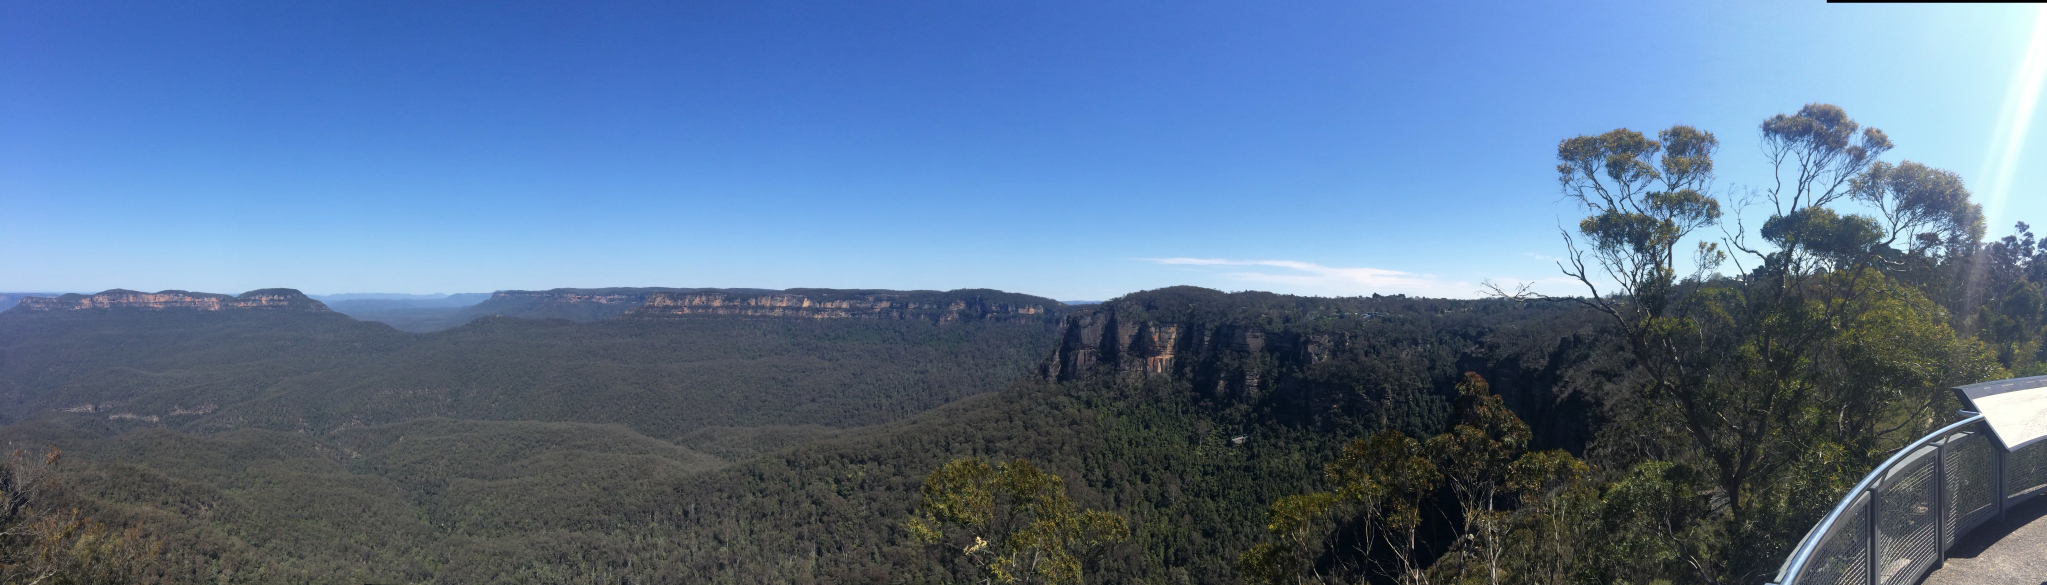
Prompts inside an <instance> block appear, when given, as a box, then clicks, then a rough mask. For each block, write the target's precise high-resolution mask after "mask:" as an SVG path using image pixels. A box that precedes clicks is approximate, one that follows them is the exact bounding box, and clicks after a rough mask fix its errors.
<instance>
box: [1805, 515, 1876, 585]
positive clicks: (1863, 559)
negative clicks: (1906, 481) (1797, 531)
mask: <svg viewBox="0 0 2047 585" xmlns="http://www.w3.org/2000/svg"><path fill="white" fill-rule="evenodd" d="M1785 585H1869V496H1868V494H1863V495H1862V496H1861V497H1858V498H1856V500H1855V503H1853V504H1850V505H1849V507H1848V509H1847V510H1844V511H1842V513H1841V517H1840V518H1836V519H1835V520H1834V525H1833V526H1832V527H1831V529H1830V530H1828V531H1827V534H1826V535H1825V536H1824V537H1823V538H1822V539H1821V540H1820V545H1819V547H1818V548H1815V549H1814V550H1813V554H1812V556H1811V557H1809V558H1807V559H1806V561H1805V570H1804V571H1803V572H1802V573H1801V574H1800V575H1799V576H1798V580H1797V582H1795V583H1786V584H1785Z"/></svg>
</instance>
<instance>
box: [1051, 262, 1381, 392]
mask: <svg viewBox="0 0 2047 585" xmlns="http://www.w3.org/2000/svg"><path fill="white" fill-rule="evenodd" d="M1176 289H1188V290H1176ZM1167 290H1168V291H1174V292H1177V293H1179V294H1190V293H1191V294H1194V295H1201V296H1206V295H1218V296H1221V295H1222V294H1223V293H1220V292H1217V291H1210V290H1206V289H1194V288H1193V287H1174V289H1167ZM1195 291H1198V292H1195ZM1240 294H1243V293H1240ZM1261 294H1262V293H1261ZM1132 297H1133V298H1129V299H1119V300H1117V301H1110V302H1107V303H1103V304H1101V305H1098V306H1096V307H1093V308H1091V309H1088V310H1084V311H1080V312H1076V313H1074V314H1071V315H1068V316H1067V317H1066V318H1065V321H1064V322H1063V323H1062V324H1061V326H1060V332H1059V336H1060V339H1059V345H1058V348H1057V349H1055V350H1054V351H1053V352H1052V355H1051V356H1050V357H1048V358H1046V360H1045V361H1044V363H1043V364H1041V365H1040V366H1039V375H1040V376H1043V377H1044V378H1046V379H1047V380H1050V381H1070V380H1078V379H1081V378H1083V377H1087V376H1090V375H1114V376H1122V377H1126V378H1149V377H1156V376H1163V377H1169V378H1175V379H1181V380H1186V381H1188V382H1191V383H1192V384H1193V385H1194V387H1195V389H1196V390H1198V391H1201V392H1203V393H1205V394H1207V395H1208V396H1210V397H1211V398H1228V397H1234V398H1242V399H1256V398H1258V397H1260V396H1261V395H1262V394H1264V393H1266V392H1268V391H1270V390H1272V389H1273V386H1274V385H1275V384H1278V383H1280V382H1282V381H1281V380H1277V379H1276V378H1278V377H1280V375H1281V374H1282V373H1297V372H1300V371H1303V370H1305V369H1307V368H1309V367H1312V366H1314V365H1316V364H1319V363H1322V362H1325V361H1328V360H1329V359H1330V358H1331V357H1332V356H1335V355H1338V354H1342V353H1344V352H1346V351H1348V350H1349V348H1350V346H1351V345H1352V342H1353V340H1354V339H1355V336H1356V335H1357V333H1358V332H1357V331H1355V329H1354V328H1341V329H1352V330H1349V331H1344V330H1334V331H1332V330H1329V329H1330V328H1328V327H1319V328H1304V327H1280V328H1277V329H1275V328H1270V327H1267V326H1265V325H1264V324H1261V323H1259V322H1258V320H1257V319H1248V318H1242V317H1236V318H1233V317H1231V316H1228V315H1220V314H1208V315H1204V314H1200V313H1199V312H1189V311H1157V310H1146V309H1147V308H1150V309H1157V308H1158V306H1157V305H1156V304H1155V303H1152V304H1151V306H1149V307H1147V306H1145V305H1146V304H1147V301H1149V300H1150V297H1149V296H1148V295H1132ZM1377 315H1378V314H1377V313H1371V312H1361V311H1351V312H1348V313H1345V312H1343V311H1342V310H1341V309H1336V310H1333V311H1331V312H1330V316H1331V317H1333V318H1337V319H1349V320H1354V321H1357V322H1362V321H1364V320H1368V319H1370V318H1372V317H1374V316H1377ZM1304 329H1306V331H1304Z"/></svg>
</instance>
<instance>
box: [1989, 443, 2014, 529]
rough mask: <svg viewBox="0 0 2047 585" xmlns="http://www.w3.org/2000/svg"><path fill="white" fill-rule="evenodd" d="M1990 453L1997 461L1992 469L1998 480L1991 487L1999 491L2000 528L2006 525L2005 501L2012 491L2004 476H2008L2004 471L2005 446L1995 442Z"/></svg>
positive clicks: (1998, 521)
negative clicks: (2005, 482)
mask: <svg viewBox="0 0 2047 585" xmlns="http://www.w3.org/2000/svg"><path fill="white" fill-rule="evenodd" d="M1990 452H1991V453H1992V454H1994V455H1996V457H1994V458H1993V459H1995V460H1996V462H1995V463H1994V464H1992V465H1991V467H1992V468H1994V469H1995V473H1996V474H1997V478H1996V479H1994V480H1992V481H1991V482H1990V485H1991V489H1994V490H1997V525H1998V526H2003V525H2004V501H2005V498H2007V497H2010V495H2011V491H2010V488H2007V487H2005V485H2004V476H2005V475H2006V474H2005V470H2004V456H2005V453H2004V446H2002V445H1998V444H1996V443H1995V442H1993V443H1992V444H1991V445H1990Z"/></svg>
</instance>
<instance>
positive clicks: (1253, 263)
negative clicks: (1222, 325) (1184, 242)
mask: <svg viewBox="0 0 2047 585" xmlns="http://www.w3.org/2000/svg"><path fill="white" fill-rule="evenodd" d="M1140 260H1144V261H1147V262H1152V263H1156V264H1162V265H1167V266H1188V267H1218V268H1224V269H1234V270H1225V271H1221V272H1216V273H1213V274H1214V276H1216V277H1219V278H1222V279H1225V280H1232V281H1237V282H1244V283H1253V284H1256V285H1260V286H1255V287H1253V288H1259V289H1264V290H1271V291H1273V292H1283V293H1297V294H1313V295H1330V296H1352V295H1368V294H1373V293H1380V294H1410V295H1420V296H1429V297H1452V298H1470V297H1474V296H1478V294H1479V292H1478V291H1479V287H1478V285H1474V284H1472V283H1469V282H1462V281H1452V280H1446V279H1442V278H1438V277H1436V276H1435V275H1431V274H1421V273H1415V272H1405V271H1400V270H1388V269H1384V268H1369V267H1341V266H1324V265H1321V264H1315V263H1313V262H1301V261H1298V260H1232V259H1227V258H1140Z"/></svg>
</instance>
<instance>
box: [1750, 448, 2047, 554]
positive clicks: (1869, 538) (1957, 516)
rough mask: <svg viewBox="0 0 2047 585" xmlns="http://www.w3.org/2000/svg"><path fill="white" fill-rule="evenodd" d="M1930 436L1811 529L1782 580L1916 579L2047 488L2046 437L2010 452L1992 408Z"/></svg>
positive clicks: (1870, 477) (1906, 450)
mask: <svg viewBox="0 0 2047 585" xmlns="http://www.w3.org/2000/svg"><path fill="white" fill-rule="evenodd" d="M1966 414H1970V415H1971V416H1970V417H1969V418H1966V419H1962V421H1961V422H1957V423H1954V424H1951V425H1948V426H1947V427H1945V428H1942V429H1940V430H1938V431H1934V432H1933V433H1931V434H1928V435H1926V436H1925V437H1921V438H1920V439H1919V440H1917V441H1913V442H1912V444H1910V445H1906V446H1905V448H1903V449H1899V450H1898V453H1897V454H1895V455H1892V456H1891V458H1890V459H1889V460H1886V461H1884V463H1883V465H1879V466H1877V468H1876V470H1875V471H1871V472H1870V473H1869V475H1868V476H1866V477H1864V478H1862V483H1860V484H1857V485H1856V486H1855V489H1853V490H1850V491H1849V492H1848V495H1846V496H1843V497H1842V498H1841V503H1840V505H1838V506H1835V507H1834V510H1833V511H1832V512H1828V513H1827V516H1826V518H1824V519H1821V520H1820V523H1819V524H1818V525H1815V526H1813V529H1812V531H1811V532H1808V533H1806V535H1805V540H1803V541H1800V542H1799V543H1798V548H1796V549H1794V550H1793V551H1792V553H1791V557H1790V558H1789V559H1786V560H1785V561H1784V566H1783V568H1781V569H1779V570H1778V571H1777V578H1776V580H1774V581H1772V583H1773V584H1774V585H1850V584H1854V585H1911V584H1912V583H1917V582H1919V579H1920V578H1922V577H1924V576H1926V574H1927V573H1929V572H1932V571H1933V569H1936V568H1939V567H1940V565H1941V563H1942V562H1943V561H1945V560H1946V559H1947V551H1948V549H1950V548H1952V547H1953V546H1954V545H1955V542H1956V541H1959V540H1960V537H1959V536H1960V535H1964V534H1968V533H1969V531H1970V530H1974V529H1975V528H1976V527H1977V526H1981V525H1982V524H1983V523H1984V522H1986V521H1989V520H1990V519H1992V518H2000V517H2002V516H2003V515H2004V511H2005V510H2006V509H2007V508H2010V507H2012V506H2013V505H2016V504H2018V503H2019V502H2023V501H2026V500H2028V499H2031V498H2032V497H2034V496H2037V495H2040V494H2041V493H2042V492H2047V442H2039V443H2034V444H2031V445H2022V446H2020V447H2019V448H2018V449H2017V450H2014V451H2011V452H2009V453H2007V452H2005V450H2004V448H2003V447H2002V446H2000V445H1999V444H1998V443H1997V442H1996V441H1994V440H1993V439H1992V438H1991V436H1990V433H1989V429H1988V428H1987V427H1986V425H1985V423H1984V422H1983V415H1980V414H1975V413H1966Z"/></svg>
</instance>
